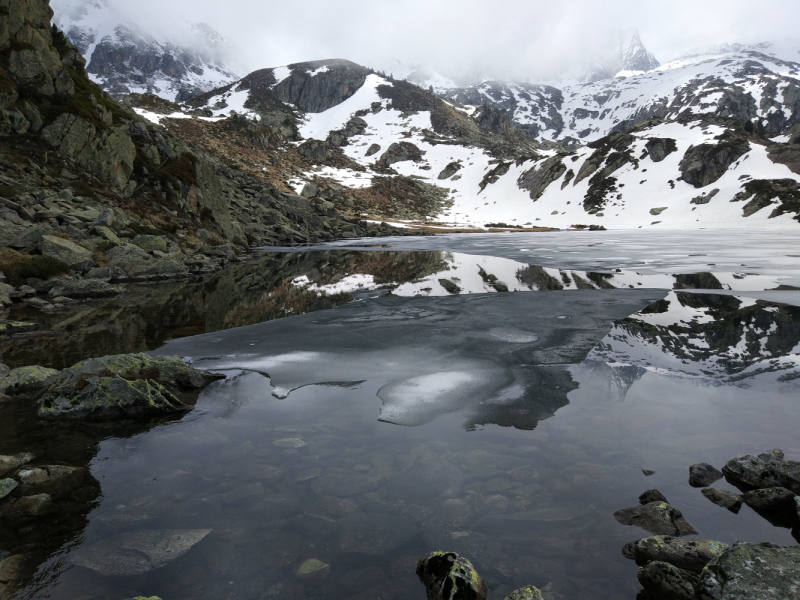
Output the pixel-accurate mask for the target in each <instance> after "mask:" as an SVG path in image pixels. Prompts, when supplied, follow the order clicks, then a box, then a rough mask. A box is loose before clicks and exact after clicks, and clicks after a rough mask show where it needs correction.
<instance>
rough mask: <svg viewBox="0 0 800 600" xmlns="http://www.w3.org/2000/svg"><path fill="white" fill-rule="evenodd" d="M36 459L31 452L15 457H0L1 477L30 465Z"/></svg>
mask: <svg viewBox="0 0 800 600" xmlns="http://www.w3.org/2000/svg"><path fill="white" fill-rule="evenodd" d="M35 458H36V456H35V455H33V454H31V453H30V452H23V453H22V454H15V455H13V456H7V455H0V476H2V475H5V474H6V473H8V472H10V471H13V470H14V469H17V468H19V467H21V466H22V465H26V464H28V463H29V462H31V461H32V460H33V459H35Z"/></svg>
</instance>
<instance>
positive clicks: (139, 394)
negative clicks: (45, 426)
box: [37, 377, 189, 421]
mask: <svg viewBox="0 0 800 600" xmlns="http://www.w3.org/2000/svg"><path fill="white" fill-rule="evenodd" d="M188 408H189V407H188V406H187V405H186V404H184V403H183V402H181V401H180V400H178V399H177V398H176V397H175V396H174V395H173V394H172V393H170V392H169V390H167V389H166V388H165V387H164V386H162V385H161V384H159V383H157V382H156V381H153V380H150V379H137V380H134V381H128V380H127V379H122V378H121V377H89V378H87V379H81V380H79V381H78V382H76V383H74V384H72V385H69V384H68V385H60V386H55V387H53V388H52V389H50V390H49V391H48V392H46V393H45V394H44V395H43V396H42V397H41V399H40V400H39V403H38V410H37V415H38V416H39V418H41V419H48V420H79V421H84V420H86V421H113V420H117V419H125V418H139V417H147V416H153V415H159V414H166V413H174V412H180V411H184V410H188Z"/></svg>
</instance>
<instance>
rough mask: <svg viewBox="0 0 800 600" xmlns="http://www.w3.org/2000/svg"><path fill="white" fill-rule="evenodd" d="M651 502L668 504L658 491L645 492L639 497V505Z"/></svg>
mask: <svg viewBox="0 0 800 600" xmlns="http://www.w3.org/2000/svg"><path fill="white" fill-rule="evenodd" d="M651 502H666V503H667V504H669V501H668V500H667V499H666V497H665V496H664V494H662V493H661V492H659V491H658V490H647V491H646V492H644V493H643V494H642V495H641V496H639V504H641V505H642V506H644V505H645V504H650V503H651Z"/></svg>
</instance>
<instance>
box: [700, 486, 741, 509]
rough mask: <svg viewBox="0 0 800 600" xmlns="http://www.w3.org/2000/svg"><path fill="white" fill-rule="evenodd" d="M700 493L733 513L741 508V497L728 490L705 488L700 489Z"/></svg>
mask: <svg viewBox="0 0 800 600" xmlns="http://www.w3.org/2000/svg"><path fill="white" fill-rule="evenodd" d="M701 493H702V494H703V496H705V497H706V498H708V499H709V500H711V502H713V503H714V504H716V505H717V506H721V507H722V508H727V509H728V510H729V511H731V512H732V513H734V514H735V513H738V512H739V509H740V508H742V497H741V496H739V495H738V494H734V493H733V492H729V491H728V490H719V489H717V488H706V489H704V490H702V491H701Z"/></svg>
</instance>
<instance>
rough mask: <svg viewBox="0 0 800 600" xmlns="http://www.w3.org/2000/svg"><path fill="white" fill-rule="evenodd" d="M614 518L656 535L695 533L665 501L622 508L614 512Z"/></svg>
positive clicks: (680, 535) (679, 513) (675, 509)
mask: <svg viewBox="0 0 800 600" xmlns="http://www.w3.org/2000/svg"><path fill="white" fill-rule="evenodd" d="M614 518H615V519H616V520H617V521H618V522H619V523H621V524H623V525H635V526H636V527H641V528H642V529H644V530H645V531H649V532H650V533H654V534H656V535H672V536H678V537H682V536H685V535H695V534H696V533H697V531H695V529H694V527H692V526H691V525H689V523H688V521H686V519H684V517H683V515H682V514H681V512H680V511H679V510H678V509H677V508H674V507H673V506H671V505H670V504H667V503H666V502H649V503H647V504H645V505H643V506H634V507H632V508H623V509H621V510H618V511H617V512H615V513H614Z"/></svg>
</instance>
